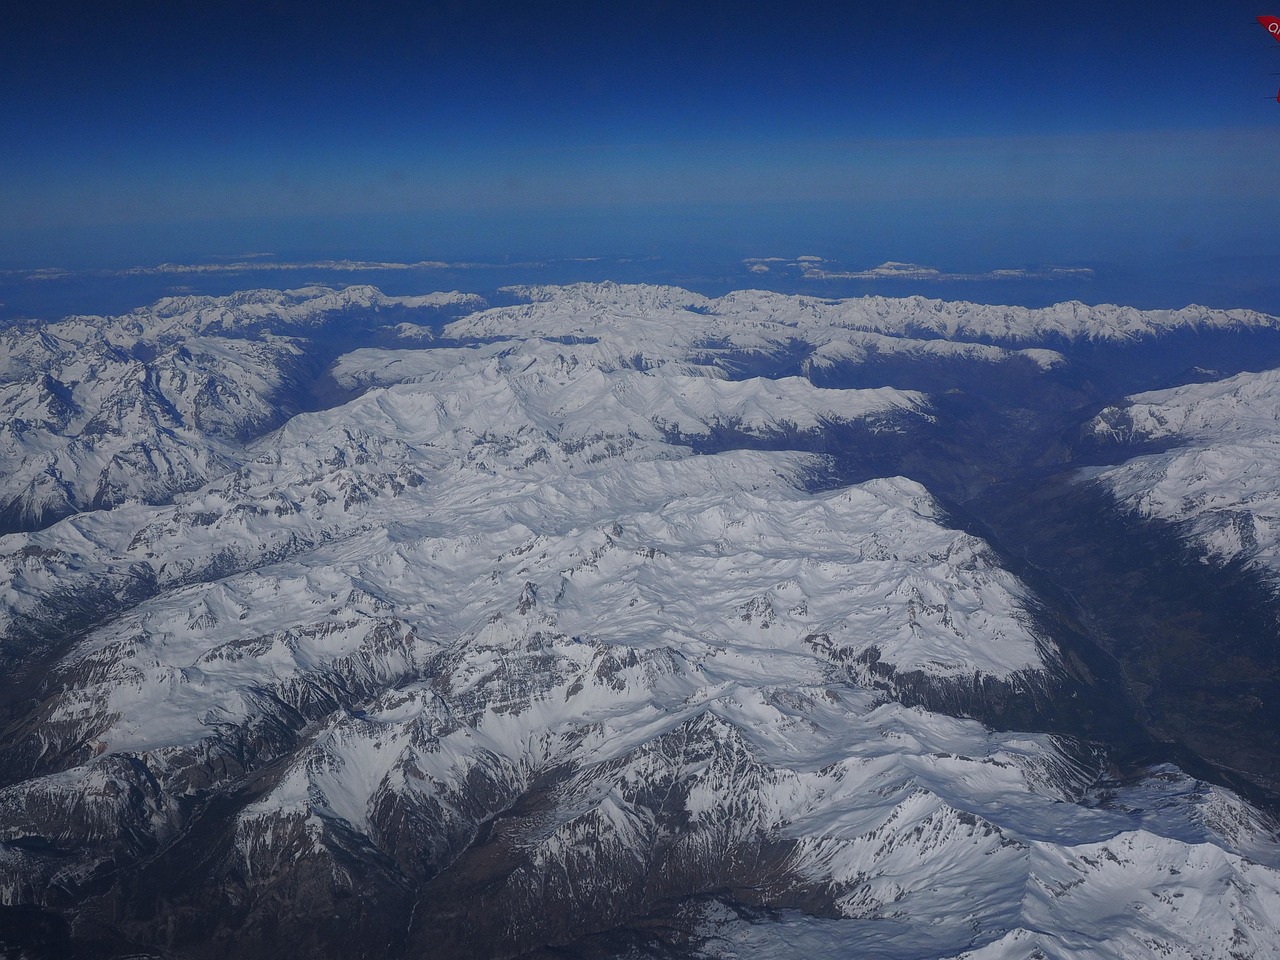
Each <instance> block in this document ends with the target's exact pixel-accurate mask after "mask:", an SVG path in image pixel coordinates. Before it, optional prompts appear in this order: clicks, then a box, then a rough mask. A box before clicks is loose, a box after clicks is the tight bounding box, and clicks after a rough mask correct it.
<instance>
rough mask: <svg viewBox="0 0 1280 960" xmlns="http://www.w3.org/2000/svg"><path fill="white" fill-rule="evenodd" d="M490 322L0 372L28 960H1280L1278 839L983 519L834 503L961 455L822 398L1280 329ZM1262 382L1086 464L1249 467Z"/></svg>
mask: <svg viewBox="0 0 1280 960" xmlns="http://www.w3.org/2000/svg"><path fill="white" fill-rule="evenodd" d="M504 296H506V297H509V298H516V297H519V298H521V299H522V300H523V302H518V303H516V304H514V305H510V306H499V307H492V308H489V307H487V305H486V304H484V303H483V302H481V301H477V300H476V299H473V298H470V297H468V296H466V295H460V294H445V295H433V296H430V297H421V298H388V297H384V296H383V295H381V294H380V293H378V292H377V291H375V290H373V289H372V288H367V287H366V288H349V289H348V290H345V291H340V292H334V291H328V290H322V289H319V288H312V289H307V290H301V291H291V292H288V293H279V292H270V291H256V292H252V293H247V294H239V295H236V296H234V297H229V298H180V299H171V300H166V301H162V302H161V303H158V304H156V305H155V306H153V307H151V308H148V309H144V310H140V311H135V312H134V313H133V314H130V315H128V316H126V317H119V318H83V317H81V318H71V319H68V320H66V321H63V322H61V323H56V324H48V325H43V326H37V325H27V326H23V327H19V328H13V329H10V330H7V331H5V332H4V333H3V335H2V337H3V340H2V341H0V361H2V363H0V405H2V406H0V409H3V410H4V414H3V421H0V430H2V431H3V434H2V436H3V441H2V442H3V443H4V444H5V446H4V447H3V448H0V449H3V450H4V456H3V459H0V463H3V464H4V465H5V466H4V471H3V475H2V477H0V480H2V481H3V484H4V486H3V489H4V491H5V494H4V495H5V496H6V497H7V501H6V502H7V503H8V504H9V506H8V508H7V509H8V513H7V514H6V516H8V517H9V518H10V519H11V521H12V523H11V526H10V528H11V529H13V530H14V532H11V533H9V534H8V535H6V536H4V537H3V538H0V597H2V598H3V600H2V603H0V643H2V646H0V655H2V657H3V660H4V662H5V663H6V665H7V672H6V679H5V680H4V683H5V684H6V687H5V689H4V694H3V699H4V701H5V703H6V712H5V714H4V721H5V723H4V733H3V736H2V737H0V905H2V907H0V925H4V924H8V925H9V929H10V930H12V931H13V933H12V934H10V936H11V937H12V938H13V939H12V942H14V943H16V944H18V947H16V948H15V949H19V950H20V951H22V952H21V953H20V954H19V955H22V956H42V955H50V956H54V955H59V953H60V952H61V953H63V954H66V953H68V952H76V951H79V952H82V953H84V954H85V955H90V954H94V953H95V952H96V955H102V956H121V957H123V956H156V957H159V956H166V957H171V956H172V957H233V956H234V957H256V956H275V957H279V956H281V955H284V956H309V957H312V956H314V957H502V956H522V955H529V956H551V955H569V956H583V957H586V956H621V955H633V956H689V957H694V956H713V957H726V958H727V957H731V956H737V957H744V956H754V955H757V954H760V953H763V952H765V951H768V952H770V953H771V954H773V955H775V956H779V957H822V956H831V957H837V956H839V957H844V956H853V955H856V956H868V957H881V958H895V960H898V958H900V960H907V958H920V960H924V958H936V957H954V958H960V957H966V958H975V960H976V958H983V960H995V958H1010V960H1012V958H1026V957H1033V956H1042V957H1054V958H1057V957H1064V958H1065V957H1097V958H1103V957H1108V958H1110V957H1132V958H1147V957H1152V958H1154V957H1185V958H1223V960H1226V958H1242V957H1256V958H1262V957H1271V956H1276V955H1277V951H1278V950H1280V921H1277V918H1280V844H1278V842H1277V827H1276V823H1275V821H1274V819H1273V818H1272V816H1271V814H1269V813H1268V812H1266V811H1265V810H1263V809H1259V808H1258V807H1256V806H1254V805H1252V804H1251V803H1250V802H1249V801H1248V800H1246V799H1243V798H1242V797H1241V796H1239V795H1238V794H1237V793H1235V792H1233V791H1232V790H1231V789H1229V788H1228V787H1227V786H1225V785H1224V781H1222V780H1215V778H1213V777H1212V776H1206V775H1205V773H1204V772H1203V771H1201V772H1194V773H1193V772H1188V771H1186V770H1184V769H1181V768H1179V767H1178V766H1177V765H1175V764H1173V763H1171V762H1168V761H1160V760H1154V761H1150V762H1136V761H1134V760H1133V759H1132V758H1131V754H1132V751H1131V750H1130V751H1129V752H1126V750H1125V749H1122V748H1121V747H1122V744H1121V742H1120V741H1121V740H1122V739H1123V738H1122V737H1120V735H1119V734H1117V735H1116V740H1115V742H1109V741H1108V740H1107V739H1106V738H1105V737H1104V736H1103V734H1104V733H1105V732H1106V731H1107V730H1110V729H1111V728H1110V727H1108V726H1107V724H1108V723H1113V722H1118V721H1112V720H1105V722H1104V719H1099V718H1102V717H1104V716H1105V717H1110V716H1111V714H1110V713H1108V712H1107V711H1108V710H1112V709H1113V708H1114V709H1115V710H1117V711H1119V712H1123V711H1122V709H1121V708H1120V707H1116V705H1114V704H1111V705H1108V704H1106V702H1105V701H1106V700H1107V698H1108V697H1109V696H1110V694H1109V693H1106V692H1103V693H1100V692H1099V691H1100V690H1103V687H1102V686H1099V684H1103V683H1104V682H1113V681H1110V680H1107V678H1106V677H1105V676H1104V675H1103V671H1105V670H1106V669H1107V666H1106V664H1105V662H1104V661H1102V660H1099V659H1096V658H1091V656H1090V655H1089V654H1088V653H1087V651H1083V649H1082V648H1081V646H1080V644H1081V643H1083V642H1084V641H1083V640H1081V637H1085V636H1086V634H1087V631H1086V630H1085V628H1084V627H1083V626H1080V624H1082V623H1083V622H1084V621H1083V618H1080V620H1079V621H1077V620H1073V619H1071V618H1072V617H1074V616H1077V614H1076V613H1073V612H1072V611H1071V610H1070V609H1068V608H1067V607H1066V606H1065V605H1064V604H1062V603H1061V602H1060V601H1059V600H1058V599H1056V598H1055V597H1054V596H1050V595H1048V594H1046V593H1043V592H1041V585H1040V584H1039V583H1038V582H1033V580H1032V579H1029V578H1028V577H1026V576H1020V575H1017V574H1015V573H1014V572H1012V571H1011V569H1010V563H1009V562H1008V560H1007V559H1006V556H1007V554H1006V549H1007V548H1006V547H1005V546H1004V545H1001V544H997V543H993V542H991V540H990V539H989V538H988V537H987V536H986V535H984V534H983V533H982V531H981V530H980V529H978V528H977V527H976V525H974V524H971V523H967V522H966V521H965V519H964V518H962V517H961V516H960V515H959V513H958V510H959V509H960V506H961V505H958V504H948V503H943V502H942V500H941V499H940V496H939V494H938V493H936V492H934V491H932V490H931V489H929V488H928V487H927V486H926V485H925V483H922V482H921V480H920V479H919V478H918V477H909V476H907V475H903V471H898V472H893V471H888V470H877V472H876V475H875V477H874V478H873V479H865V480H860V481H859V482H851V481H850V479H849V476H848V475H847V474H848V473H849V472H851V471H855V469H856V470H860V471H862V472H863V473H867V472H868V471H871V470H872V469H873V468H878V467H879V466H880V465H881V463H882V459H875V460H874V461H873V460H870V459H859V456H860V451H862V450H863V449H864V448H865V450H868V451H869V450H874V451H875V456H876V458H883V457H884V456H886V454H885V453H884V451H889V452H890V453H891V454H892V455H893V456H896V457H898V458H899V461H898V462H900V463H902V464H909V463H917V462H918V460H917V459H913V458H919V457H922V456H924V454H923V453H921V452H920V451H933V450H937V451H941V453H939V454H937V455H938V456H940V457H942V458H943V459H945V458H946V457H948V456H952V455H953V454H952V452H951V450H952V446H953V442H952V441H951V439H950V434H949V433H948V431H949V430H951V429H952V427H953V424H952V421H951V419H950V418H953V417H955V416H956V414H955V413H954V410H955V409H962V410H964V411H968V410H969V408H968V407H960V408H957V407H955V406H954V405H955V404H956V402H957V401H956V399H955V397H954V395H953V394H954V393H955V391H954V390H953V391H952V395H949V394H947V393H946V391H943V390H939V391H936V392H934V391H930V390H928V389H921V388H919V386H916V387H912V388H906V387H903V386H901V385H898V384H896V383H894V382H891V381H890V380H886V382H883V383H880V384H877V385H875V386H870V385H866V386H860V387H851V386H848V385H842V384H841V383H840V381H841V378H842V377H843V376H844V375H846V374H848V373H849V371H851V370H853V369H855V368H858V369H863V370H864V371H865V370H877V369H882V368H880V367H877V366H876V365H877V364H882V363H884V362H885V360H886V358H890V359H891V361H892V365H890V366H885V367H883V369H884V370H887V371H890V372H891V373H892V372H893V371H900V370H904V369H907V370H911V371H915V372H914V373H912V374H911V377H910V378H911V379H912V380H913V381H917V382H922V381H927V380H928V377H929V375H931V374H930V371H936V370H938V369H940V368H942V369H947V370H950V369H955V368H964V369H967V370H972V371H977V372H978V374H977V375H978V376H979V377H991V378H999V377H1001V376H1002V375H1004V374H1007V375H1009V376H1013V375H1014V374H1015V373H1016V375H1017V376H1019V377H1024V378H1026V377H1030V378H1032V381H1031V382H1034V383H1037V384H1038V383H1041V382H1044V383H1053V384H1055V385H1057V389H1060V390H1062V389H1066V388H1065V387H1062V386H1061V385H1062V384H1071V383H1074V382H1075V381H1074V380H1073V379H1072V378H1073V377H1077V376H1078V373H1079V371H1077V370H1076V367H1077V365H1078V364H1079V363H1080V362H1082V361H1079V360H1078V359H1077V358H1076V356H1075V354H1073V350H1074V349H1075V347H1077V346H1078V345H1080V344H1087V345H1088V346H1089V349H1094V348H1096V347H1097V345H1098V344H1104V345H1105V344H1109V343H1114V344H1125V345H1132V344H1133V343H1135V342H1140V343H1141V342H1148V341H1149V342H1151V343H1152V344H1153V345H1154V344H1155V343H1156V341H1159V339H1160V338H1161V337H1165V336H1168V335H1171V334H1173V333H1177V332H1186V331H1193V332H1196V333H1198V334H1206V335H1215V334H1221V335H1223V336H1240V335H1247V334H1258V335H1265V336H1270V335H1272V334H1274V333H1275V331H1276V330H1277V321H1276V320H1275V319H1274V318H1269V317H1265V316H1262V315H1259V314H1252V313H1248V312H1244V311H1230V312H1220V311H1208V310H1202V309H1199V308H1188V309H1186V310H1182V311H1173V312H1160V313H1143V312H1140V311H1134V310H1130V309H1128V308H1119V307H1101V308H1088V307H1085V306H1083V305H1080V304H1065V305H1060V306H1058V307H1054V308H1049V309H1046V310H1026V309H1023V308H1016V307H984V306H977V305H973V304H944V303H940V302H937V301H927V300H919V299H917V300H906V301H890V300H883V299H877V298H869V299H865V300H852V301H822V300H814V299H812V298H797V297H783V296H780V295H777V294H771V293H767V292H761V291H748V292H740V293H735V294H730V295H728V296H725V297H721V298H717V299H710V298H705V297H701V296H699V295H697V294H694V293H690V292H688V291H684V290H679V289H676V288H669V287H621V286H617V285H613V284H592V285H579V286H575V287H568V288H529V289H523V290H508V291H505V292H504ZM451 317H456V319H453V321H452V322H451V323H447V324H444V321H445V320H448V319H449V318H451ZM352 332H355V333H357V334H359V336H358V337H353V336H350V335H349V334H351V333H352ZM362 342H363V343H372V344H374V345H371V346H360V345H359V344H360V343H362ZM1154 348H1155V347H1154V346H1153V349H1154ZM904 365H905V366H904ZM317 367H319V369H321V370H323V371H325V372H324V374H323V376H321V375H320V373H318V372H317ZM869 376H871V377H872V378H874V377H875V376H878V374H870V375H869ZM1258 376H1263V377H1265V376H1266V375H1258ZM1036 378H1040V379H1036ZM1053 378H1057V379H1053ZM864 379H865V378H864ZM319 380H323V381H324V386H323V389H319V388H317V387H316V381H319ZM824 384H825V385H824ZM1250 384H1252V381H1250V382H1249V383H1248V384H1247V383H1245V382H1244V381H1243V380H1241V378H1239V377H1238V378H1236V380H1235V381H1231V380H1228V381H1225V382H1224V383H1221V384H1215V385H1203V386H1201V387H1187V388H1183V389H1184V390H1185V391H1188V393H1187V394H1186V395H1185V396H1179V395H1178V394H1177V393H1176V392H1175V393H1174V394H1171V395H1168V396H1166V395H1159V396H1157V395H1145V396H1142V397H1137V398H1135V400H1134V402H1133V403H1132V404H1131V405H1130V406H1128V407H1126V411H1127V412H1125V413H1124V414H1121V413H1118V412H1116V411H1108V412H1106V413H1104V414H1103V415H1102V416H1101V417H1100V418H1099V420H1098V421H1097V423H1098V427H1097V429H1098V430H1102V429H1104V427H1103V424H1106V425H1107V426H1106V427H1105V429H1109V430H1113V431H1114V430H1120V429H1127V430H1129V431H1130V432H1131V433H1134V434H1142V435H1144V436H1155V435H1156V434H1155V431H1154V430H1152V429H1151V428H1150V426H1149V424H1150V423H1160V424H1161V427H1162V428H1163V427H1164V426H1166V425H1169V424H1173V426H1169V427H1168V429H1169V430H1170V431H1171V432H1172V431H1175V430H1176V431H1178V432H1179V433H1181V434H1185V435H1187V436H1196V437H1202V438H1203V442H1204V444H1205V445H1206V446H1213V445H1214V444H1219V443H1222V442H1224V440H1225V442H1227V443H1230V442H1232V441H1231V440H1230V436H1231V434H1230V432H1229V431H1223V430H1221V429H1220V428H1218V427H1217V426H1216V423H1217V421H1216V420H1215V417H1217V416H1219V414H1217V413H1216V412H1214V411H1213V410H1210V409H1209V406H1208V405H1211V404H1212V403H1214V402H1216V401H1215V400H1214V399H1213V398H1214V397H1218V398H1221V397H1224V396H1228V394H1229V393H1230V395H1231V396H1234V397H1235V400H1234V401H1233V402H1234V403H1236V404H1237V409H1238V408H1239V404H1241V403H1245V404H1246V405H1247V404H1248V403H1249V402H1255V405H1256V408H1257V419H1258V420H1259V421H1262V420H1263V419H1264V418H1265V413H1264V410H1265V407H1266V405H1267V404H1266V402H1265V400H1266V397H1267V396H1269V395H1268V394H1267V393H1266V391H1267V389H1269V388H1268V387H1265V386H1264V387H1254V386H1251V385H1250ZM1210 387H1212V388H1213V389H1215V390H1217V391H1219V392H1218V393H1216V394H1213V396H1212V397H1210V398H1208V399H1206V398H1205V397H1203V396H1201V395H1200V394H1195V396H1192V393H1194V391H1196V390H1201V391H1205V390H1209V389H1210ZM1231 391H1234V392H1233V393H1232V392H1231ZM304 392H305V395H306V397H307V398H308V402H305V403H303V402H300V401H299V400H298V396H299V395H300V394H302V393H304ZM1242 396H1244V397H1246V398H1247V397H1254V398H1256V400H1255V401H1248V400H1247V399H1246V400H1241V399H1240V398H1241V397H1242ZM1145 405H1149V406H1145ZM1193 408H1194V410H1193ZM1271 408H1272V410H1273V411H1274V410H1277V409H1280V406H1276V404H1275V402H1274V400H1273V401H1272V402H1271ZM1094 409H1096V407H1095V408H1094ZM1157 409H1158V410H1160V411H1163V410H1166V409H1177V410H1182V409H1186V410H1187V411H1188V412H1187V413H1186V415H1185V416H1182V415H1179V416H1178V417H1177V418H1173V417H1171V416H1170V415H1168V414H1166V413H1160V412H1157ZM1144 411H1145V412H1144ZM965 416H976V415H974V414H971V413H968V412H966V413H965ZM1144 417H1145V418H1146V419H1143V418H1144ZM1197 429H1200V430H1202V433H1200V434H1194V430H1197ZM1260 429H1261V428H1260ZM868 456H869V454H868ZM851 465H853V466H851ZM1140 467H1141V463H1140V462H1138V461H1134V462H1132V463H1131V464H1128V465H1125V466H1122V467H1119V468H1117V471H1119V472H1117V473H1115V474H1104V476H1106V477H1107V478H1108V482H1109V483H1113V484H1115V486H1116V489H1117V491H1118V496H1119V497H1120V498H1121V500H1122V501H1123V502H1125V503H1128V502H1129V498H1130V494H1129V493H1127V492H1126V491H1127V490H1128V489H1129V488H1128V487H1125V486H1124V485H1123V482H1124V477H1125V476H1127V475H1126V474H1125V473H1124V471H1127V470H1138V469H1139V468H1140ZM1144 469H1145V468H1144ZM921 472H922V473H928V471H927V470H924V468H923V467H922V468H921ZM1184 474H1185V471H1183V473H1181V474H1179V476H1182V475H1184ZM1135 475H1136V474H1135ZM930 476H932V474H930ZM1143 476H1144V477H1145V476H1149V474H1143ZM926 479H928V477H926ZM1144 495H1145V494H1144ZM1241 496H1243V495H1241ZM1146 502H1147V501H1143V503H1146ZM1162 502H1163V501H1162ZM1179 502H1182V501H1179ZM1230 509H1237V508H1236V507H1231V508H1230ZM1149 512H1155V511H1154V508H1152V509H1150V510H1149ZM1176 519H1181V517H1178V518H1176ZM19 527H25V529H17V528H19ZM1259 556H1260V557H1261V556H1262V555H1261V554H1259ZM1267 556H1269V554H1268V555H1267ZM1263 559H1264V560H1265V557H1264V558H1263ZM1121 683H1122V680H1121V679H1116V680H1114V684H1115V686H1113V687H1107V688H1106V690H1112V689H1121V687H1120V686H1119V685H1120V684H1121ZM1117 715H1119V713H1117ZM1144 735H1145V734H1144V733H1143V731H1142V726H1141V719H1140V718H1138V717H1134V718H1133V719H1132V731H1131V732H1130V733H1129V734H1126V736H1130V737H1131V738H1132V739H1131V740H1130V741H1126V743H1127V744H1128V746H1132V742H1136V741H1138V740H1141V738H1142V736H1144ZM3 929H4V927H3V926H0V930H3ZM4 936H5V934H3V933H0V942H4ZM19 938H21V939H19ZM553 951H554V953H553Z"/></svg>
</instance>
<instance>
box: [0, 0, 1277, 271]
mask: <svg viewBox="0 0 1280 960" xmlns="http://www.w3.org/2000/svg"><path fill="white" fill-rule="evenodd" d="M27 6H28V7H29V9H26V10H22V11H17V12H16V13H10V14H9V20H10V22H9V23H7V24H6V28H5V29H4V30H3V31H0V143H2V144H3V145H4V146H3V147H0V262H8V263H12V264H16V265H21V266H36V265H46V264H56V265H68V266H70V265H92V266H99V265H101V266H106V265H124V262H125V261H137V262H157V261H159V260H171V259H176V258H191V257H200V256H213V255H218V254H231V253H237V252H242V251H248V250H270V251H273V252H280V253H287V254H302V255H312V254H317V255H333V256H338V255H350V256H382V257H406V258H407V257H431V256H444V257H449V256H460V255H480V254H485V255H501V254H511V255H519V256H539V255H551V256H555V255H591V254H597V253H609V254H616V253H628V252H637V253H659V254H661V253H663V252H666V251H676V250H681V249H685V248H693V247H696V248H699V249H706V250H712V249H717V248H718V249H722V250H724V251H726V252H730V253H741V254H742V255H750V254H756V255H771V254H778V255H794V254H796V253H800V252H805V250H808V249H813V250H816V251H817V252H818V253H824V254H825V253H830V254H833V255H842V256H846V257H852V258H858V257H866V258H870V259H873V260H875V259H889V258H893V259H913V260H919V261H926V262H935V263H940V264H941V265H943V266H948V267H954V268H969V267H973V268H981V267H997V266H1004V265H1007V263H1008V262H1019V263H1021V262H1051V261H1059V260H1072V261H1084V260H1090V259H1094V260H1104V259H1111V258H1116V257H1125V256H1129V257H1133V256H1139V255H1142V256H1153V257H1159V256H1166V255H1168V254H1170V253H1171V252H1175V253H1176V252H1181V253H1186V252H1187V251H1198V252H1200V253H1203V254H1204V255H1206V256H1209V255H1215V256H1218V255H1222V256H1230V255H1237V254H1239V255H1243V254H1247V253H1262V254H1268V255H1270V254H1275V253H1280V249H1277V244H1276V243H1275V241H1274V240H1273V237H1275V236H1276V230H1275V226H1276V224H1277V214H1280V204H1277V201H1276V199H1275V195H1276V191H1275V180H1276V170H1277V162H1276V161H1277V159H1280V104H1278V103H1275V102H1270V103H1269V102H1268V101H1267V97H1268V96H1273V95H1274V93H1275V90H1276V87H1277V81H1280V78H1278V77H1272V76H1269V75H1268V74H1269V73H1271V72H1273V71H1276V72H1280V44H1278V43H1276V42H1275V41H1273V40H1271V39H1270V38H1269V37H1268V36H1267V35H1266V33H1265V32H1264V31H1263V30H1262V28H1261V27H1259V26H1258V25H1257V24H1256V23H1255V22H1254V18H1255V17H1256V16H1257V15H1258V14H1261V13H1267V12H1280V11H1270V10H1267V9H1254V8H1253V7H1246V6H1242V5H1237V4H1231V3H1227V4H1223V3H1166V4H1160V5H1155V4H1152V5H1147V4H1114V3H1106V4H1104V3H1075V4H1068V5H1057V6H1054V5H1043V4H1029V3H1026V2H1017V3H1014V2H993V3H983V4H963V3H940V2H927V0H922V2H898V3H864V4H855V3H847V2H846V3H839V4H837V3H823V2H814V3H807V4H794V3H793V4H785V5H784V4H753V3H749V2H742V3H706V4H698V5H696V8H695V9H689V8H688V7H689V6H690V5H688V4H682V3H657V2H640V3H632V4H582V3H541V4H539V3H528V4H514V3H504V4H492V3H483V2H473V3H465V2H452V3H430V2H428V3H424V4H415V5H409V4H404V5H395V6H394V7H393V8H387V7H384V6H380V5H377V4H367V5H366V4H361V5H356V4H352V5H349V6H339V5H334V4H305V5H304V4H294V3H270V2H263V3H255V4H243V5H237V4H205V3H194V2H167V3H127V2H126V3H119V4H95V5H89V4H74V5H73V4H58V3H56V2H54V3H51V4H48V5H46V6H43V7H41V8H40V9H35V7H36V5H34V4H32V5H27ZM801 248H804V249H801Z"/></svg>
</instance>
